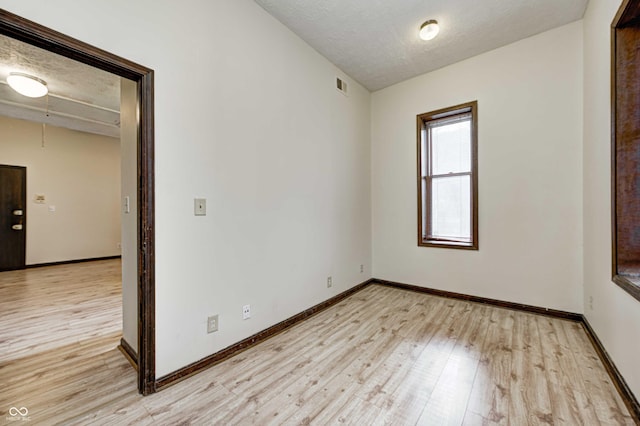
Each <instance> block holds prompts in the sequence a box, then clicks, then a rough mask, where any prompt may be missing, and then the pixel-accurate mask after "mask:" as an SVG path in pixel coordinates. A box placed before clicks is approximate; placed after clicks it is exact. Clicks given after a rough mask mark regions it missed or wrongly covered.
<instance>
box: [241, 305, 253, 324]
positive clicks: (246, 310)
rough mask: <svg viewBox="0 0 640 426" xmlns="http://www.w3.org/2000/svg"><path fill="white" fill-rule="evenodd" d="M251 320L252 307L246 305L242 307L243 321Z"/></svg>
mask: <svg viewBox="0 0 640 426" xmlns="http://www.w3.org/2000/svg"><path fill="white" fill-rule="evenodd" d="M249 318H251V305H244V306H243V307H242V319H243V320H246V319H249Z"/></svg>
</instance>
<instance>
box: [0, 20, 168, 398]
mask: <svg viewBox="0 0 640 426" xmlns="http://www.w3.org/2000/svg"><path fill="white" fill-rule="evenodd" d="M0 34H3V35H5V36H8V37H11V38H14V39H17V40H20V41H23V42H26V43H29V44H31V45H34V46H37V47H40V48H42V49H45V50H48V51H50V52H54V53H57V54H59V55H62V56H65V57H67V58H70V59H73V60H76V61H78V62H82V63H85V64H88V65H91V66H93V67H96V68H99V69H101V70H104V71H108V72H110V73H113V74H116V75H118V76H120V77H125V78H128V79H130V80H133V81H135V82H136V83H137V85H138V102H139V104H138V113H139V114H140V117H139V124H138V367H139V368H138V390H139V391H140V393H142V394H143V395H148V394H150V393H153V392H155V214H154V211H155V209H154V202H155V198H154V195H155V193H154V163H155V162H154V112H153V111H154V93H153V90H154V89H153V87H154V81H153V70H151V69H149V68H146V67H144V66H142V65H138V64H136V63H134V62H131V61H129V60H126V59H123V58H121V57H119V56H116V55H114V54H111V53H109V52H107V51H104V50H102V49H98V48H96V47H94V46H91V45H89V44H87V43H84V42H82V41H79V40H76V39H74V38H72V37H69V36H66V35H64V34H62V33H59V32H57V31H54V30H52V29H50V28H47V27H44V26H42V25H40V24H37V23H35V22H32V21H29V20H27V19H24V18H21V17H20V16H17V15H14V14H12V13H10V12H7V11H6V10H4V9H0Z"/></svg>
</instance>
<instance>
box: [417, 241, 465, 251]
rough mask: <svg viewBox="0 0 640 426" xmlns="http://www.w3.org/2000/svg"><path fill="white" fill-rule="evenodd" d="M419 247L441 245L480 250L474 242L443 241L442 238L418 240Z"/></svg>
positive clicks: (441, 246) (443, 246) (451, 247)
mask: <svg viewBox="0 0 640 426" xmlns="http://www.w3.org/2000/svg"><path fill="white" fill-rule="evenodd" d="M418 246H419V247H440V248H450V249H459V250H478V244H477V243H476V244H474V243H473V242H461V241H442V240H421V241H419V242H418Z"/></svg>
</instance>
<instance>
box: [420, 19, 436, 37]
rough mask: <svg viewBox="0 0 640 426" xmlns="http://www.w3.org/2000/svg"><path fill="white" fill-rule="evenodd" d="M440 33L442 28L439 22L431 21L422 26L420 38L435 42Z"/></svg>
mask: <svg viewBox="0 0 640 426" xmlns="http://www.w3.org/2000/svg"><path fill="white" fill-rule="evenodd" d="M439 32H440V26H439V25H438V21H436V20H435V19H430V20H428V21H427V22H425V23H424V24H422V25H420V33H419V34H420V38H421V39H423V40H433V39H434V38H435V37H436V36H437V35H438V33H439Z"/></svg>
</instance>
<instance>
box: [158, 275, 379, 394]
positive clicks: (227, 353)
mask: <svg viewBox="0 0 640 426" xmlns="http://www.w3.org/2000/svg"><path fill="white" fill-rule="evenodd" d="M371 282H372V280H371V279H370V280H367V281H365V282H363V283H360V284H358V285H356V286H355V287H352V288H350V289H349V290H347V291H344V292H342V293H340V294H338V295H336V296H333V297H332V298H331V299H328V300H325V301H324V302H321V303H318V304H317V305H315V306H312V307H311V308H309V309H306V310H304V311H302V312H300V313H299V314H296V315H294V316H292V317H290V318H287V319H286V320H284V321H281V322H279V323H277V324H275V325H272V326H271V327H269V328H267V329H264V330H262V331H260V332H258V333H256V334H254V335H252V336H249V337H247V338H246V339H244V340H241V341H239V342H238V343H235V344H233V345H231V346H229V347H227V348H225V349H223V350H221V351H219V352H216V353H214V354H213V355H209V356H208V357H206V358H202V359H201V360H200V361H196V362H194V363H192V364H189V365H187V366H186V367H183V368H181V369H179V370H177V371H174V372H173V373H170V374H168V375H166V376H164V377H161V378H160V379H158V381H157V382H156V389H157V390H162V389H164V388H166V387H167V386H170V385H173V384H176V383H178V382H179V381H181V380H184V379H186V378H187V377H190V376H192V375H194V374H196V373H198V372H200V371H202V370H204V369H207V368H209V367H211V366H213V365H215V364H218V363H219V362H222V361H224V360H225V359H227V358H229V357H232V356H233V355H236V354H237V353H239V352H242V351H244V350H247V349H249V348H250V347H252V346H255V345H257V344H258V343H260V342H263V341H265V340H267V339H269V338H271V337H273V336H275V335H276V334H278V333H280V332H282V331H284V330H286V329H288V328H290V327H292V326H293V325H295V324H297V323H299V322H301V321H304V320H306V319H307V318H309V317H311V316H312V315H315V314H317V313H318V312H321V311H324V310H325V309H327V308H329V307H331V306H333V305H335V304H336V303H338V302H341V301H342V300H344V299H346V298H347V297H349V296H351V295H352V294H354V293H357V292H358V291H360V290H362V289H363V288H365V287H366V286H368V285H369V284H370V283H371Z"/></svg>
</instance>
